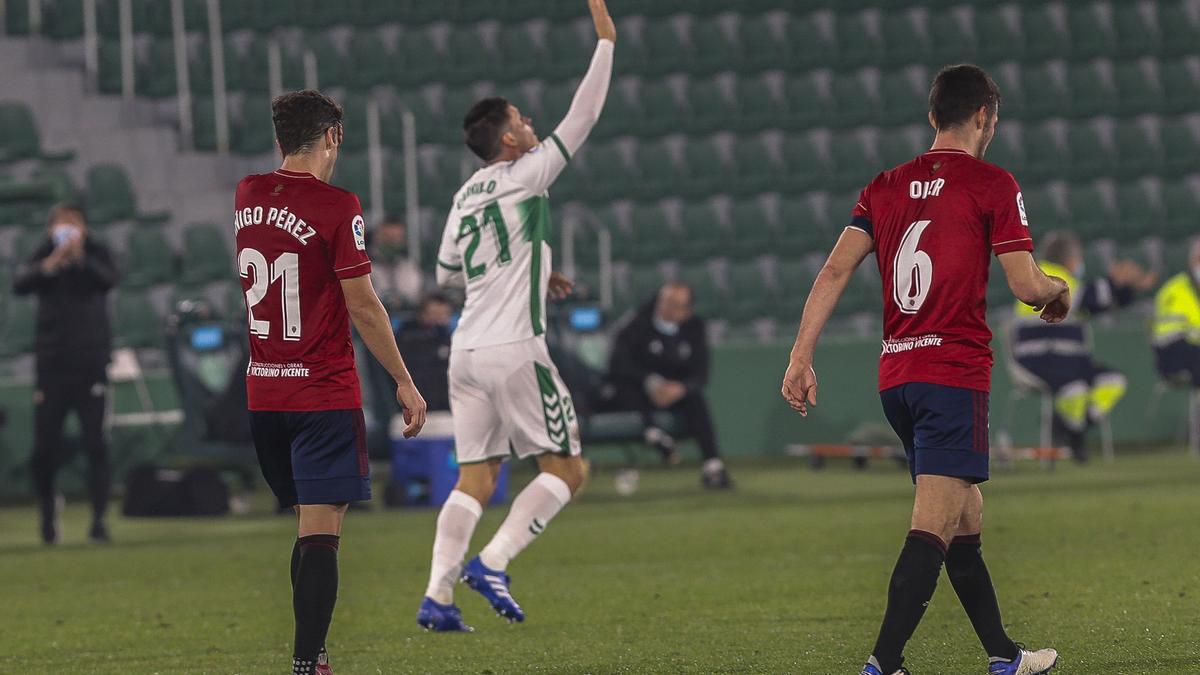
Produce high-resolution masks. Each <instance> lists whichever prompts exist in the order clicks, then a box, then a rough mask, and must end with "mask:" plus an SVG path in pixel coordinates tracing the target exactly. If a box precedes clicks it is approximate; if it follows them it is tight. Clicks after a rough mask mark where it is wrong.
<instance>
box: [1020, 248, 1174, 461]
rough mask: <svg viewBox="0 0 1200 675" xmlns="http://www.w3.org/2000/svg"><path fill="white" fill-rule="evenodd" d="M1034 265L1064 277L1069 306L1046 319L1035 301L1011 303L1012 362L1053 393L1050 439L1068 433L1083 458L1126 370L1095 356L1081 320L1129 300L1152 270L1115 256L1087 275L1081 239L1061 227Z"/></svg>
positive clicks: (1121, 389) (1150, 279)
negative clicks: (1057, 319)
mask: <svg viewBox="0 0 1200 675" xmlns="http://www.w3.org/2000/svg"><path fill="white" fill-rule="evenodd" d="M1038 266H1039V267H1041V268H1042V271H1044V272H1045V273H1046V274H1050V275H1053V276H1056V277H1059V278H1061V279H1063V280H1065V281H1066V282H1067V286H1068V287H1070V289H1071V298H1072V300H1073V305H1074V307H1072V310H1071V313H1070V315H1069V316H1068V317H1067V319H1066V320H1065V321H1063V322H1062V323H1057V324H1047V323H1044V322H1042V321H1040V320H1039V318H1038V312H1037V311H1035V310H1034V309H1033V308H1032V307H1029V306H1027V305H1025V304H1022V303H1020V302H1018V303H1016V310H1015V313H1016V317H1015V319H1016V321H1015V324H1016V325H1015V326H1014V331H1013V344H1012V354H1013V358H1014V360H1015V361H1016V366H1017V368H1018V369H1019V370H1022V371H1024V373H1023V374H1024V375H1025V376H1026V377H1028V378H1030V379H1032V380H1034V381H1036V382H1038V383H1040V385H1041V386H1042V387H1044V388H1045V389H1046V390H1047V391H1049V392H1050V393H1051V394H1052V395H1053V396H1054V436H1055V439H1061V441H1065V443H1066V445H1067V446H1069V447H1070V448H1071V453H1072V455H1073V456H1074V457H1075V459H1076V460H1078V461H1080V462H1085V461H1087V448H1086V446H1085V445H1084V436H1085V434H1086V433H1087V430H1088V428H1090V427H1091V425H1093V424H1095V423H1096V422H1098V421H1100V420H1101V419H1103V418H1104V416H1105V415H1108V414H1109V412H1111V411H1112V409H1113V408H1114V407H1116V405H1117V402H1118V401H1120V400H1121V397H1122V396H1124V395H1125V387H1126V381H1125V376H1124V375H1122V374H1121V373H1118V372H1116V371H1114V370H1113V369H1111V368H1109V367H1107V366H1105V365H1103V364H1101V363H1098V362H1097V361H1096V360H1095V359H1094V358H1093V356H1092V345H1091V339H1090V336H1089V335H1088V327H1087V323H1086V320H1087V318H1088V317H1089V316H1093V315H1096V314H1100V313H1101V312H1106V311H1108V310H1110V309H1114V308H1117V307H1123V306H1125V305H1127V304H1129V303H1130V302H1132V301H1133V298H1134V296H1135V295H1136V294H1137V293H1138V292H1140V291H1145V290H1147V289H1149V288H1150V287H1151V286H1152V285H1153V284H1154V282H1155V281H1156V276H1155V275H1154V274H1152V273H1149V272H1146V271H1145V270H1143V269H1142V268H1141V267H1139V266H1138V265H1137V264H1136V263H1134V262H1131V261H1128V260H1120V261H1117V262H1115V263H1113V265H1112V266H1111V267H1110V268H1109V270H1108V275H1107V276H1103V277H1099V278H1096V279H1092V280H1091V281H1086V282H1085V281H1084V280H1083V279H1082V278H1081V277H1082V275H1083V272H1084V267H1083V246H1082V245H1081V244H1080V243H1079V238H1078V237H1076V236H1075V235H1074V234H1073V233H1071V232H1066V231H1061V230H1060V231H1055V232H1050V233H1048V234H1047V235H1046V238H1045V243H1044V244H1043V246H1042V255H1041V256H1040V259H1039V261H1038ZM1061 441H1056V442H1061Z"/></svg>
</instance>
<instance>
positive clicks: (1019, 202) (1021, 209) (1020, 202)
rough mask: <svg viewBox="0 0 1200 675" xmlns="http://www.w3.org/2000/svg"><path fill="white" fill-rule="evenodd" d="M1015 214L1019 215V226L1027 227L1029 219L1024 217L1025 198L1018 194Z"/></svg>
mask: <svg viewBox="0 0 1200 675" xmlns="http://www.w3.org/2000/svg"><path fill="white" fill-rule="evenodd" d="M1017 213H1019V214H1020V215H1021V224H1022V225H1024V226H1025V227H1029V218H1028V217H1027V216H1026V215H1025V198H1024V197H1022V196H1021V193H1020V192H1018V193H1017Z"/></svg>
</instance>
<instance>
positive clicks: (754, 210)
mask: <svg viewBox="0 0 1200 675" xmlns="http://www.w3.org/2000/svg"><path fill="white" fill-rule="evenodd" d="M729 211H730V212H729V217H730V220H731V221H732V222H733V248H732V250H731V253H732V255H734V256H735V257H738V258H751V257H756V256H760V255H766V254H768V253H771V252H772V242H773V240H774V239H775V237H776V236H777V235H778V232H776V231H775V229H774V228H772V227H771V223H770V219H769V218H768V217H767V212H766V209H764V208H763V206H762V204H761V203H760V202H759V201H758V199H745V200H739V201H736V202H734V203H733V205H732V206H731V207H730V210H729Z"/></svg>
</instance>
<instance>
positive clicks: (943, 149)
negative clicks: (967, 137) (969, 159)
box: [925, 148, 971, 155]
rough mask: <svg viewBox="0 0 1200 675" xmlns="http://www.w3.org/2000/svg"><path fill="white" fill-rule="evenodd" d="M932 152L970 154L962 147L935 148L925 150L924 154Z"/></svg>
mask: <svg viewBox="0 0 1200 675" xmlns="http://www.w3.org/2000/svg"><path fill="white" fill-rule="evenodd" d="M934 152H956V153H958V154H960V155H969V154H971V153H969V152H967V151H966V150H963V149H962V148H938V149H937V150H926V151H925V154H926V155H928V154H931V153H934Z"/></svg>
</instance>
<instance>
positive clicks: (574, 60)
mask: <svg viewBox="0 0 1200 675" xmlns="http://www.w3.org/2000/svg"><path fill="white" fill-rule="evenodd" d="M588 23H589V24H590V23H591V22H590V21H589V22H588ZM579 28H580V23H579V22H574V23H570V24H562V25H553V26H550V30H549V31H547V33H546V43H547V45H548V46H549V48H550V60H549V61H548V62H546V63H543V64H541V67H539V69H538V75H539V76H540V77H543V78H546V79H554V80H558V79H563V78H567V77H578V76H579V75H580V74H581V73H583V72H584V71H585V70H587V66H588V63H590V62H591V59H592V52H593V51H594V49H595V48H594V47H593V46H592V45H593V44H594V42H593V40H594V36H595V31H594V29H593V28H592V27H591V26H590V25H589V26H588V28H587V30H588V31H590V32H591V35H592V36H593V37H592V38H588V39H584V37H583V35H584V33H583V32H582V31H581V30H579ZM615 54H616V56H614V64H615V65H614V67H615V69H616V71H617V72H619V73H628V72H633V71H635V70H636V67H637V65H638V64H637V63H633V64H630V65H628V66H625V65H623V64H624V63H625V60H624V59H623V58H622V56H623V50H620V49H618V50H616V52H615ZM626 58H629V57H626Z"/></svg>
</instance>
